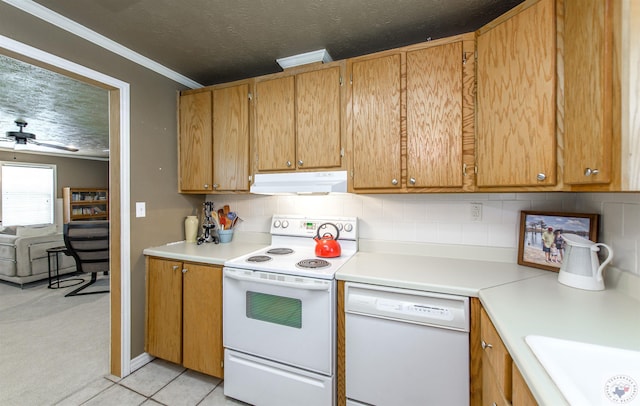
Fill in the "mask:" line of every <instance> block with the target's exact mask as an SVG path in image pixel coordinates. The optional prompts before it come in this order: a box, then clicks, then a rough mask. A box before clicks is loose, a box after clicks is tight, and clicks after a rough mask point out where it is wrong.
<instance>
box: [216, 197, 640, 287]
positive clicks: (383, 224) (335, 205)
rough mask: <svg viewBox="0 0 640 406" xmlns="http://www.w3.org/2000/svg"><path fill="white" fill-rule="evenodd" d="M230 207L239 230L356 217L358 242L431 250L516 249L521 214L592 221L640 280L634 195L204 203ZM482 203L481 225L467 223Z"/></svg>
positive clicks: (638, 210) (638, 207) (639, 213)
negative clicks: (280, 220)
mask: <svg viewBox="0 0 640 406" xmlns="http://www.w3.org/2000/svg"><path fill="white" fill-rule="evenodd" d="M207 200H210V201H213V202H214V203H215V207H216V208H219V207H222V206H223V205H224V204H229V205H230V206H231V210H233V211H236V212H237V213H238V215H239V216H240V217H241V218H242V220H243V222H242V223H241V224H240V225H239V226H238V230H239V231H240V230H243V231H251V232H269V225H270V218H271V216H272V215H273V214H274V213H277V214H306V215H318V216H329V215H337V216H357V217H359V219H360V237H361V238H363V239H371V240H392V241H406V242H418V243H432V244H453V245H467V246H487V247H501V248H512V249H517V247H518V238H517V235H518V231H519V227H520V211H521V210H540V211H560V212H579V213H598V214H600V215H601V218H600V237H599V240H600V242H604V243H606V244H609V245H611V246H612V248H613V250H614V252H615V255H614V260H613V262H612V265H613V266H615V267H617V268H619V269H621V270H624V271H627V272H631V273H635V274H638V275H640V271H639V270H638V257H639V252H638V246H639V242H640V193H496V194H489V193H486V194H485V193H473V194H471V193H467V194H419V195H355V194H338V195H328V196H290V195H287V196H259V195H223V196H220V195H210V196H207ZM471 202H477V203H482V220H481V221H479V222H474V221H472V219H471V210H470V205H471Z"/></svg>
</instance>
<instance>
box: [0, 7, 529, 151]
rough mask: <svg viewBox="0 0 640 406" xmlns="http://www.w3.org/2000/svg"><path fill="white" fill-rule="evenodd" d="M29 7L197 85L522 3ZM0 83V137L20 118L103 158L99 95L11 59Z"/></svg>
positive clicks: (414, 37)
mask: <svg viewBox="0 0 640 406" xmlns="http://www.w3.org/2000/svg"><path fill="white" fill-rule="evenodd" d="M36 2H37V3H39V4H41V5H42V6H44V7H46V8H49V9H50V10H53V11H55V12H57V13H59V14H61V15H63V16H65V17H67V18H69V19H71V20H73V21H75V22H77V23H79V24H81V25H84V26H85V27H87V28H90V29H92V30H94V31H96V32H98V33H99V34H102V35H103V36H105V37H107V38H109V39H111V40H113V41H115V42H118V43H120V44H122V45H124V46H126V47H128V48H130V49H131V50H133V51H135V52H137V53H139V54H141V55H143V56H146V57H147V58H150V59H152V60H154V61H156V62H158V63H160V64H162V65H164V66H166V67H168V68H170V69H172V70H174V71H176V72H178V73H180V74H182V75H184V76H186V77H188V78H190V79H192V80H195V81H196V82H198V83H200V84H202V85H204V86H207V85H212V84H216V83H224V82H228V81H232V80H236V79H244V78H248V77H253V76H259V75H262V74H268V73H273V72H278V71H280V70H281V69H280V67H279V66H278V65H277V64H276V63H275V60H276V59H277V58H282V57H287V56H292V55H297V54H300V53H304V52H308V51H313V50H317V49H322V48H325V49H327V51H328V52H329V54H330V55H331V56H332V58H333V59H334V60H340V59H346V58H350V57H354V56H359V55H364V54H368V53H371V52H376V51H380V50H384V49H390V48H396V47H400V46H404V45H409V44H414V43H418V42H423V41H425V40H426V39H427V38H432V39H438V38H442V37H446V36H451V35H455V34H460V33H465V32H470V31H474V30H476V29H477V28H479V27H480V26H482V25H484V24H486V23H488V22H489V21H491V20H492V19H494V18H495V17H497V16H499V15H500V14H502V13H504V12H505V11H507V10H509V9H511V8H513V7H514V6H516V5H517V4H519V3H521V2H522V0H236V1H228V0H181V1H176V0H83V1H82V2H81V4H79V3H78V2H76V1H68V0H36ZM0 78H1V80H0V136H2V135H4V133H5V132H6V131H17V127H16V126H15V124H14V120H16V119H17V118H24V119H25V120H26V121H27V122H28V123H29V125H28V127H27V128H26V129H25V131H27V132H32V133H35V134H36V137H37V139H38V140H42V141H45V140H47V141H49V140H50V141H56V142H59V143H62V144H73V145H75V146H77V147H79V148H80V149H81V151H79V152H77V153H67V154H72V155H75V156H79V155H86V156H102V157H107V156H108V152H104V150H106V149H108V118H107V98H108V96H107V93H106V91H104V90H101V89H98V88H95V87H93V86H91V85H85V84H82V83H80V82H77V81H76V80H73V79H69V78H66V77H64V76H61V75H58V74H53V73H51V72H47V71H45V70H42V69H40V68H36V67H33V66H31V65H28V64H24V63H22V62H18V61H15V60H12V59H11V58H0ZM78 100H82V102H80V103H79V102H78ZM7 144H8V143H6V142H0V148H7V147H9V148H11V147H12V146H11V145H8V146H7ZM45 151H46V150H45ZM48 151H51V152H56V153H59V152H61V151H59V150H51V149H48Z"/></svg>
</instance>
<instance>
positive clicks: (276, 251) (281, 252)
mask: <svg viewBox="0 0 640 406" xmlns="http://www.w3.org/2000/svg"><path fill="white" fill-rule="evenodd" d="M267 254H271V255H287V254H293V250H292V249H291V248H271V249H270V250H269V251H267Z"/></svg>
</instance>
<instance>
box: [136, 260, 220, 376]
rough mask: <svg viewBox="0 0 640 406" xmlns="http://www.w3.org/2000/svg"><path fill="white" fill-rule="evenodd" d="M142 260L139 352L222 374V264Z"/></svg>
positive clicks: (192, 367) (203, 370) (214, 374)
mask: <svg viewBox="0 0 640 406" xmlns="http://www.w3.org/2000/svg"><path fill="white" fill-rule="evenodd" d="M146 261H147V267H146V295H147V300H146V330H145V351H146V352H147V353H149V354H150V355H153V356H156V357H158V358H162V359H165V360H167V361H171V362H174V363H176V364H181V365H183V366H184V367H186V368H189V369H193V370H195V371H199V372H202V373H205V374H207V375H212V376H216V377H219V378H223V377H224V376H223V347H222V267H219V266H214V265H205V264H196V263H190V262H181V261H175V260H170V259H162V258H153V257H147V260H146Z"/></svg>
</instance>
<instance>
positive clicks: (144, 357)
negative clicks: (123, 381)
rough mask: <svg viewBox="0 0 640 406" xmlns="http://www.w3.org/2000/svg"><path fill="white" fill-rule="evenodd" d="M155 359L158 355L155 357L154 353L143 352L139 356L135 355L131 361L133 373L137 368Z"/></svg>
mask: <svg viewBox="0 0 640 406" xmlns="http://www.w3.org/2000/svg"><path fill="white" fill-rule="evenodd" d="M154 359H156V357H154V356H153V355H149V354H148V353H146V352H143V353H142V354H140V355H138V356H137V357H135V358H134V359H132V360H131V363H130V366H131V373H133V372H135V371H136V370H138V369H140V368H142V367H143V366H145V365H147V364H148V363H150V362H151V361H153V360H154ZM123 378H124V376H123Z"/></svg>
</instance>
